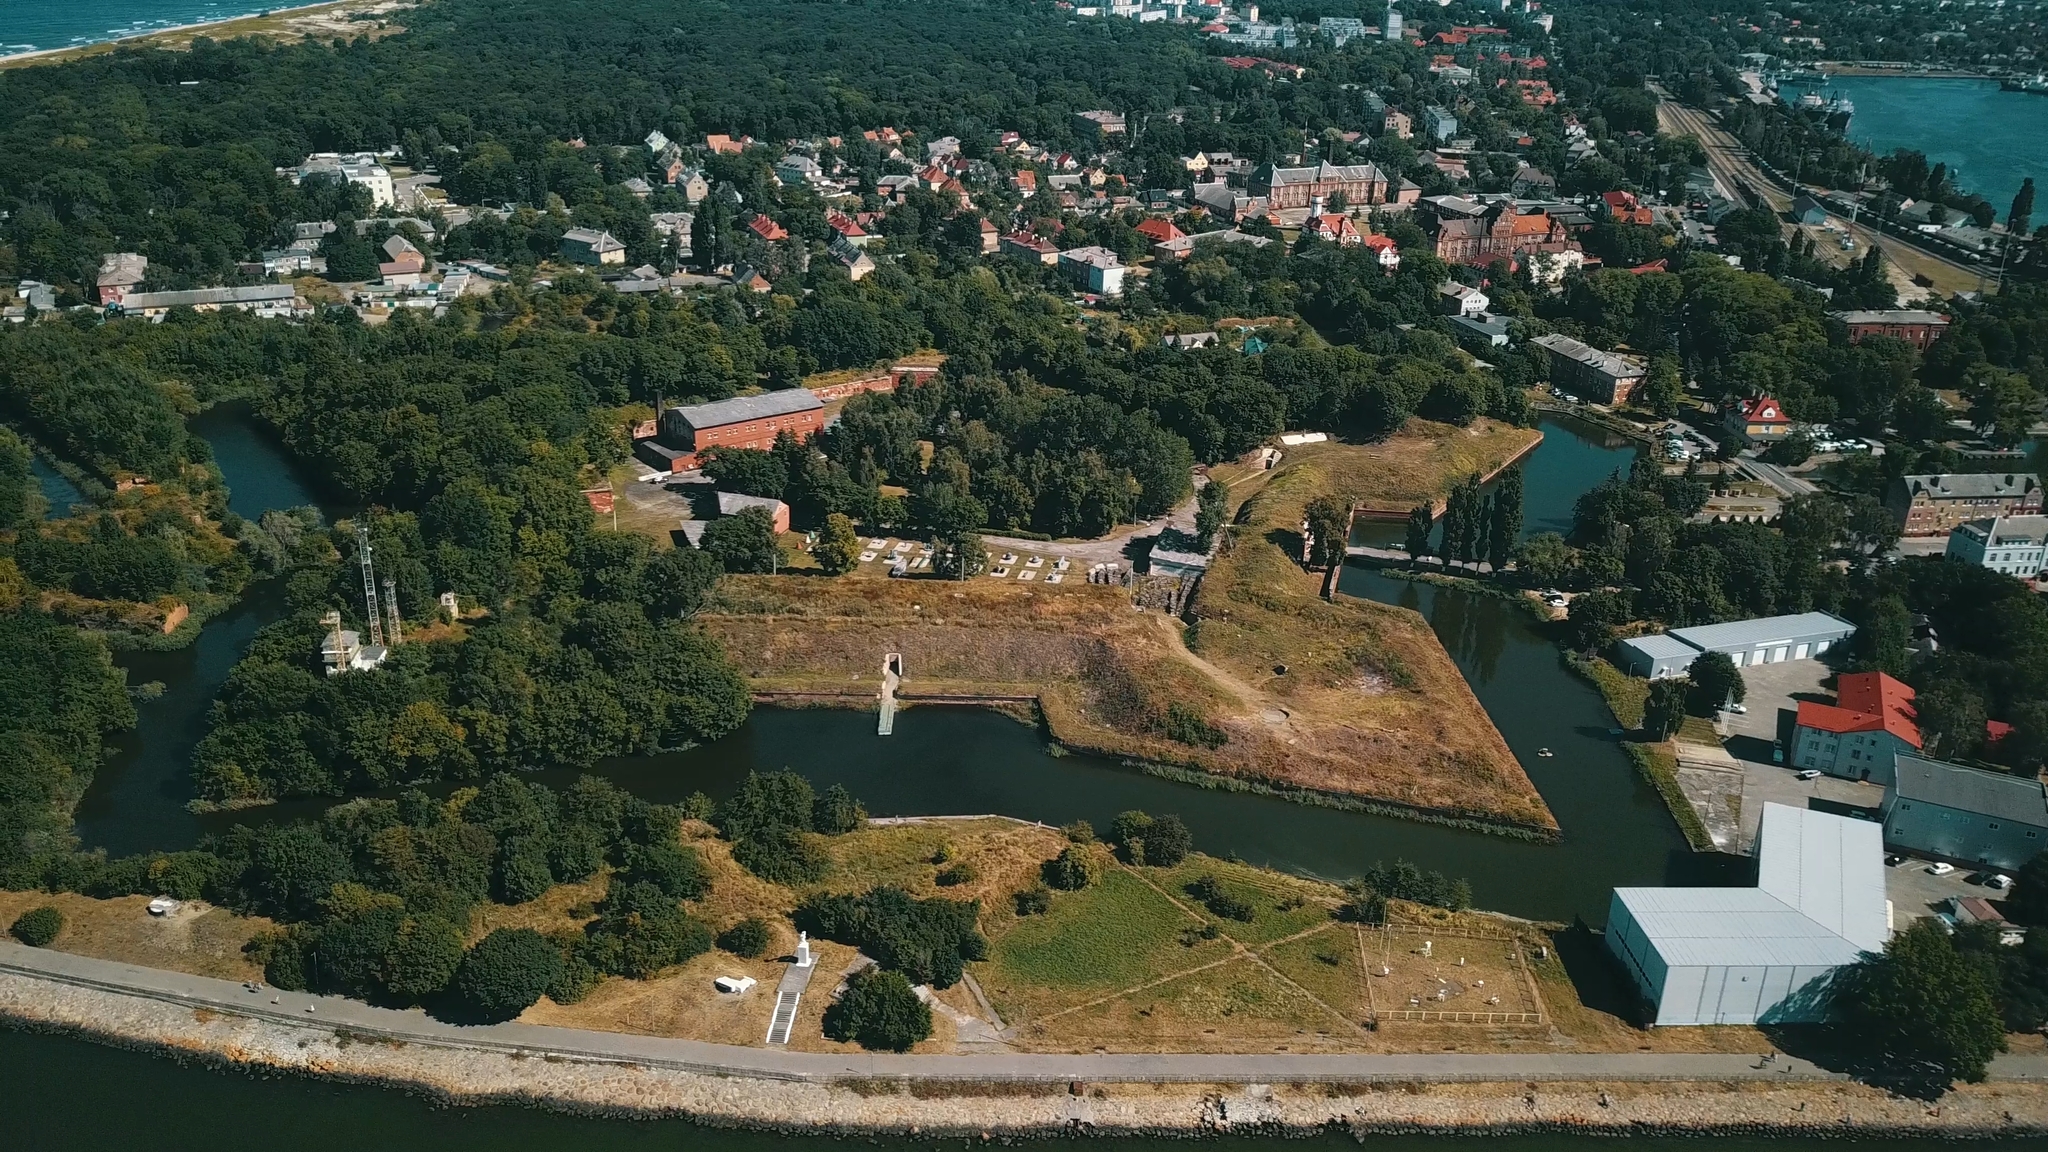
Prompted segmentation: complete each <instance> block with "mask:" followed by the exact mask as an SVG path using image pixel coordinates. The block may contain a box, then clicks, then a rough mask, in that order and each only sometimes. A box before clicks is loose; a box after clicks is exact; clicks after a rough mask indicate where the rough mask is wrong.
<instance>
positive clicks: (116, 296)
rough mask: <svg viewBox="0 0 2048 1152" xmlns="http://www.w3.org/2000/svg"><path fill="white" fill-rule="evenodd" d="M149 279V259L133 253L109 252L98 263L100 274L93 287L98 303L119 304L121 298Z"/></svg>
mask: <svg viewBox="0 0 2048 1152" xmlns="http://www.w3.org/2000/svg"><path fill="white" fill-rule="evenodd" d="M148 278H149V257H147V256H143V255H141V254H139V253H135V252H109V253H107V255H106V258H105V259H103V260H101V261H100V274H99V279H98V281H97V283H96V284H95V287H96V288H97V290H98V294H99V302H100V303H102V304H119V303H120V302H121V298H122V297H124V296H126V295H128V294H129V293H130V292H133V291H135V289H136V288H137V287H139V286H140V285H141V284H142V282H143V281H144V280H146V279H148Z"/></svg>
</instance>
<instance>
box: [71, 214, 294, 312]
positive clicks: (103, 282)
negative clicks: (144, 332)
mask: <svg viewBox="0 0 2048 1152" xmlns="http://www.w3.org/2000/svg"><path fill="white" fill-rule="evenodd" d="M328 227H330V228H332V227H333V225H329V226H328ZM148 276H149V257H147V256H143V255H141V254H139V253H135V252H109V253H107V254H106V257H105V258H104V259H102V260H101V261H100V274H99V278H98V280H97V281H96V282H95V288H96V291H97V293H98V295H97V297H96V299H97V300H98V302H99V303H101V304H119V303H120V302H121V298H122V297H123V296H126V295H128V293H130V292H133V291H135V290H136V289H137V288H139V287H140V286H141V285H142V282H143V280H145V279H147V278H148Z"/></svg>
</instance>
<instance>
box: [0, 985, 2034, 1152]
mask: <svg viewBox="0 0 2048 1152" xmlns="http://www.w3.org/2000/svg"><path fill="white" fill-rule="evenodd" d="M24 960H26V961H27V963H24ZM45 969H47V970H45ZM63 970H69V971H63ZM145 978H150V979H154V980H155V981H156V982H157V983H158V984H160V985H162V987H157V988H145V987H139V986H124V982H127V983H129V984H135V983H139V982H140V981H141V980H143V979H145ZM265 991H269V990H268V989H265ZM280 995H281V996H283V997H286V998H288V999H289V1000H290V1001H291V1003H289V1004H282V1005H279V1006H278V1007H275V1008H273V1007H271V1006H270V1005H268V1004H261V1005H254V1004H249V1003H248V1001H249V1000H250V999H252V997H251V996H250V995H249V993H248V992H247V991H246V990H245V989H244V988H243V987H242V986H239V985H235V984H231V983H228V982H226V981H213V980H205V979H203V978H200V977H188V976H183V975H181V974H177V973H168V972H161V971H157V970H151V969H136V968H133V967H131V966H128V965H119V964H114V963H112V962H108V961H93V960H88V959H86V958H83V957H75V956H71V955H69V954H66V953H44V952H41V951H40V950H35V949H27V948H23V947H20V946H17V945H11V944H10V945H6V946H4V947H0V1019H4V1020H5V1021H7V1022H9V1023H10V1024H12V1025H14V1026H17V1027H22V1028H25V1029H28V1030H34V1031H41V1032H51V1033H58V1034H64V1035H68V1036H72V1037H76V1038H81V1039H86V1040H89V1041H92V1042H95V1043H102V1044H108V1045H112V1046H116V1047H124V1048H130V1049H134V1050H139V1051H145V1052H149V1053H152V1054H155V1055H168V1056H172V1057H175V1058H180V1059H191V1060H196V1061H199V1062H202V1063H205V1064H208V1065H211V1066H214V1067H217V1068H228V1069H237V1070H242V1071H247V1072H251V1073H255V1074H268V1073H276V1072H285V1073H292V1074H298V1075H305V1076H314V1077H319V1078H323V1079H330V1080H339V1081H344V1082H352V1083H360V1084H370V1085H378V1086H383V1087H396V1088H400V1089H404V1090H408V1091H412V1092H416V1093H419V1094H422V1095H426V1096H429V1097H431V1098H434V1099H437V1100H440V1101H442V1102H445V1103H448V1104H458V1105H485V1104H512V1103H516V1104H524V1105H529V1106H539V1107H545V1108H548V1109H551V1110H556V1111H563V1112H569V1113H578V1114H584V1115H592V1116H605V1117H619V1118H639V1119H651V1118H658V1117H675V1118H684V1119H689V1120H691V1121H694V1122H697V1123H700V1124H705V1125H707V1126H715V1127H741V1128H753V1129H761V1130H767V1131H778V1132H792V1133H793V1132H810V1133H817V1134H827V1133H830V1134H841V1135H848V1134H861V1135H883V1134H891V1133H894V1134H905V1133H908V1134H918V1135H929V1136H934V1137H937V1136H940V1135H964V1136H970V1137H971V1136H973V1135H974V1134H976V1133H980V1134H982V1135H983V1136H984V1137H985V1138H986V1137H990V1136H992V1135H994V1134H998V1133H1000V1134H1002V1135H1004V1136H1052V1135H1060V1134H1073V1133H1092V1134H1101V1135H1201V1134H1214V1133H1219V1132H1223V1131H1230V1130H1245V1129H1251V1130H1255V1131H1259V1132H1265V1133H1273V1134H1295V1135H1307V1134H1312V1133H1315V1132H1319V1131H1327V1130H1329V1129H1331V1128H1338V1129H1341V1130H1345V1131H1348V1132H1350V1133H1351V1134H1353V1135H1354V1136H1364V1135H1369V1134H1392V1133H1430V1134H1458V1133H1464V1134H1492V1135H1507V1134H1519V1133H1534V1132H1548V1133H1560V1132H1578V1133H1598V1132H1608V1133H1622V1132H1629V1133H1636V1134H1651V1133H1667V1134H1687V1135H1712V1134H1770V1135H1788V1136H1796V1135H1807V1136H1811V1135H1820V1134H1823V1133H1826V1134H1851V1133H1857V1134H1863V1133H1869V1134H1876V1133H1886V1134H1892V1135H1900V1134H1908V1133H1911V1134H1919V1135H1938V1136H2015V1135H2033V1134H2039V1133H2042V1132H2048V1057H2042V1056H2030V1057H2017V1058H2011V1057H2009V1058H2005V1059H2003V1060H2001V1061H2000V1063H1999V1065H1998V1066H1994V1069H1993V1079H1992V1080H1991V1081H1989V1082H1987V1083H1985V1084H1982V1085H1971V1086H1965V1087H1962V1088H1959V1089H1957V1090H1955V1091H1953V1092H1951V1093H1949V1094H1948V1095H1946V1096H1944V1097H1943V1098H1942V1100H1941V1101H1940V1104H1939V1106H1938V1107H1932V1106H1930V1105H1929V1103H1928V1102H1927V1101H1922V1100H1917V1099H1911V1098H1906V1097H1897V1096H1892V1095H1889V1094H1887V1093H1885V1092H1884V1091H1882V1090H1880V1089H1876V1088H1871V1087H1868V1086H1865V1085H1861V1084H1857V1083H1855V1082H1853V1081H1850V1080H1849V1079H1847V1078H1846V1077H1842V1076H1840V1075H1838V1074H1836V1073H1832V1072H1827V1071H1825V1070H1822V1069H1819V1068H1815V1067H1812V1066H1810V1065H1805V1064H1804V1063H1803V1062H1799V1061H1793V1062H1785V1061H1782V1060H1781V1061H1778V1062H1776V1063H1770V1064H1766V1063H1765V1062H1764V1061H1762V1060H1760V1059H1758V1058H1757V1057H1756V1056H1752V1055H1728V1056H1680V1057H1664V1058H1661V1059H1658V1058H1651V1057H1643V1056H1639V1055H1637V1054H1633V1053H1614V1054H1607V1055H1592V1054H1586V1055H1548V1056H1539V1057H1529V1058H1518V1057H1487V1056H1462V1057H1461V1056H1457V1055H1449V1054H1437V1053H1418V1054H1415V1055H1408V1056H1385V1057H1349V1058H1346V1057H1308V1056H1297V1057H1291V1058H1290V1057H1286V1056H1243V1057H1185V1056H1183V1057H1174V1056H1165V1057H1161V1056H1135V1055H1134V1056H1124V1057H1119V1056H1105V1055H1075V1056H1027V1055H1018V1056H888V1055H874V1054H867V1053H850V1054H843V1055H835V1054H826V1053H794V1052H778V1051H776V1050H773V1049H763V1048H736V1047H722V1046H718V1045H708V1044H696V1043H691V1042H687V1041H670V1040H662V1039H659V1038H655V1037H646V1036H627V1035H623V1034H620V1035H613V1034H601V1033H587V1032H576V1031H573V1030H570V1029H557V1028H541V1027H534V1026H529V1025H518V1024H512V1025H494V1026H490V1027H485V1028H454V1027H452V1026H448V1025H443V1024H439V1023H438V1022H435V1021H431V1020H429V1019H428V1018H426V1017H425V1016H422V1015H420V1014H418V1013H401V1012H392V1011H388V1010H381V1009H373V1008H370V1007H368V1006H367V1005H361V1004H353V1003H351V1002H347V1001H338V1000H335V999H333V998H327V997H309V996H306V995H304V994H291V993H286V994H280ZM302 1001H304V1002H308V1003H311V1002H316V1001H317V1006H318V1008H319V1009H320V1010H321V1011H319V1012H315V1013H308V1012H304V1011H303V1010H301V1009H300V1008H299V1005H300V1002H302ZM366 1021H367V1022H366ZM598 1046H602V1047H598ZM602 1048H609V1049H611V1050H610V1051H605V1050H602ZM777 1063H784V1064H787V1065H789V1067H787V1068H784V1069H780V1070H778V1069H777V1068H775V1067H773V1065H775V1064H777ZM1006 1066H1007V1067H1006ZM1774 1068H1782V1069H1785V1070H1784V1071H1776V1072H1774V1071H1773V1069H1774Z"/></svg>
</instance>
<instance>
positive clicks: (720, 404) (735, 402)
mask: <svg viewBox="0 0 2048 1152" xmlns="http://www.w3.org/2000/svg"><path fill="white" fill-rule="evenodd" d="M824 406H825V403H824V401H822V400H820V399H818V394H817V393H815V392H812V391H811V390H810V389H808V388H784V389H782V390H780V391H776V392H763V393H761V394H760V395H758V396H735V397H733V398H732V399H730V400H714V401H712V402H711V403H709V404H690V405H683V406H678V407H675V408H671V409H669V411H671V412H674V413H676V414H678V415H679V416H681V417H682V419H683V422H684V423H686V424H688V425H689V426H690V427H691V429H693V430H698V429H704V428H719V427H723V426H724V425H727V424H744V423H746V422H747V421H749V420H763V419H766V418H768V417H770V416H787V415H789V414H791V413H793V412H811V411H815V410H816V409H819V408H823V407H824Z"/></svg>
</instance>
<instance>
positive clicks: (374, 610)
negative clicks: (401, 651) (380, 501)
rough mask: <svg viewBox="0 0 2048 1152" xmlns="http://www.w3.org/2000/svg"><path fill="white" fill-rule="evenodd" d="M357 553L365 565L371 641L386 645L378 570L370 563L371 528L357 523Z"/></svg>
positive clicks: (364, 573) (365, 597)
mask: <svg viewBox="0 0 2048 1152" xmlns="http://www.w3.org/2000/svg"><path fill="white" fill-rule="evenodd" d="M356 555H357V558H358V559H359V560H360V561H361V562H362V565H363V604H364V607H365V608H366V609H367V612H365V616H366V618H367V619H368V620H369V622H370V643H372V644H375V645H376V646H377V647H379V648H382V647H383V646H384V620H383V617H382V613H381V611H380V609H379V607H378V604H377V570H376V569H375V568H374V567H373V566H372V565H371V563H370V530H369V528H368V527H366V526H364V525H361V524H358V525H356Z"/></svg>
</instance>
